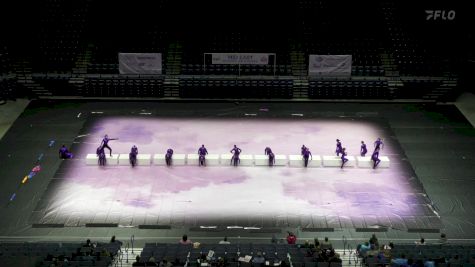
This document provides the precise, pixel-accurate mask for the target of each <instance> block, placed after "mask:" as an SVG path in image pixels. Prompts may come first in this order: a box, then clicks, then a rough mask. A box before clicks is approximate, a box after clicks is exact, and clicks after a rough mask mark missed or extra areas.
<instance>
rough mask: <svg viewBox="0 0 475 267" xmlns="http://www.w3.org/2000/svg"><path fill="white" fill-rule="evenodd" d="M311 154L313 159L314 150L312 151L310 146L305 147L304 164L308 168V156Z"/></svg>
mask: <svg viewBox="0 0 475 267" xmlns="http://www.w3.org/2000/svg"><path fill="white" fill-rule="evenodd" d="M309 156H310V159H313V156H312V152H310V149H308V147H306V148H305V151H304V152H303V160H304V166H305V168H307V165H308V157H309Z"/></svg>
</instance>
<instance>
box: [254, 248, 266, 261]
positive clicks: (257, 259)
mask: <svg viewBox="0 0 475 267" xmlns="http://www.w3.org/2000/svg"><path fill="white" fill-rule="evenodd" d="M265 261H266V259H265V258H264V256H262V252H260V251H258V252H257V253H256V256H254V257H253V258H252V263H254V264H263V263H264V262H265Z"/></svg>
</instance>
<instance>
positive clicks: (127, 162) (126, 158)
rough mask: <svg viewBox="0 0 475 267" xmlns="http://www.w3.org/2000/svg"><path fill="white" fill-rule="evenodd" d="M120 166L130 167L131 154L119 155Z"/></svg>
mask: <svg viewBox="0 0 475 267" xmlns="http://www.w3.org/2000/svg"><path fill="white" fill-rule="evenodd" d="M119 165H130V160H129V154H119Z"/></svg>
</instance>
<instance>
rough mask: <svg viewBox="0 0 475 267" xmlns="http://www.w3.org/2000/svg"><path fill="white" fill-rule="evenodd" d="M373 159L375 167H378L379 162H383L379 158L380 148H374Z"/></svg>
mask: <svg viewBox="0 0 475 267" xmlns="http://www.w3.org/2000/svg"><path fill="white" fill-rule="evenodd" d="M371 160H372V161H373V162H374V164H373V169H376V167H377V166H378V164H379V163H380V162H381V160H380V159H379V148H378V149H375V150H374V152H373V155H371Z"/></svg>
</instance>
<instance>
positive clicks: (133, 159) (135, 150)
mask: <svg viewBox="0 0 475 267" xmlns="http://www.w3.org/2000/svg"><path fill="white" fill-rule="evenodd" d="M138 154H139V149H138V148H137V147H136V146H135V145H134V146H133V147H132V148H131V149H130V153H129V161H130V164H131V165H132V167H135V165H137V155H138Z"/></svg>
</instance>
